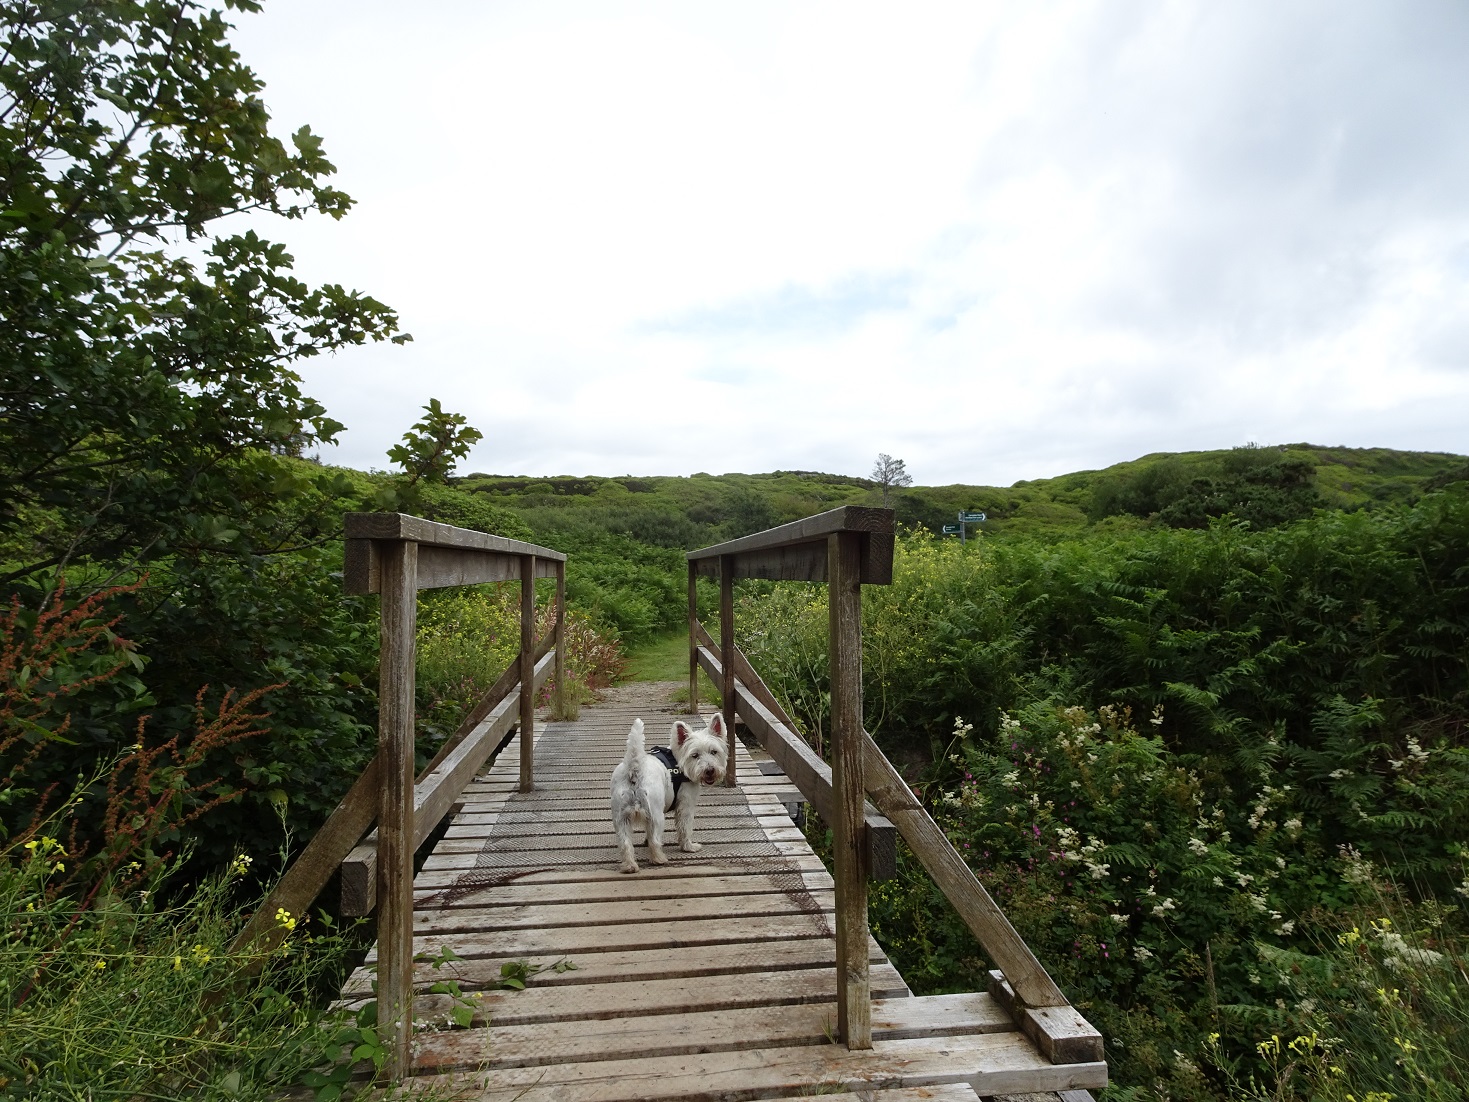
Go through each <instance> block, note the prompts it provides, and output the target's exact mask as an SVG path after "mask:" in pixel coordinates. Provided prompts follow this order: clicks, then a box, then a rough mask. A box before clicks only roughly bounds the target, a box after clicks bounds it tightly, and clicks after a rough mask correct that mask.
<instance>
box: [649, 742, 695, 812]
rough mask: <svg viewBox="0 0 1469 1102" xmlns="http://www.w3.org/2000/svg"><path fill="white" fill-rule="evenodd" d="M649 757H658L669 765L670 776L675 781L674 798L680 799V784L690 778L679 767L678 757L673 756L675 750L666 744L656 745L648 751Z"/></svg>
mask: <svg viewBox="0 0 1469 1102" xmlns="http://www.w3.org/2000/svg"><path fill="white" fill-rule="evenodd" d="M648 756H649V757H654V758H657V759H658V760H659V761H661V762H662V763H663V764H664V765H666V766H667V767H668V776H669V778H670V779H672V781H673V798H674V799H675V800H677V799H678V786H679V785H681V784H683V782H684V781H686V780H688V778H687V777H685V776H684V775H683V773H682V772H681V771H680V770H679V768H678V759H677V758H676V757H674V756H673V751H672V750H670V749H669V748H668V747H666V746H655V747H653V749H651V750H649V751H648Z"/></svg>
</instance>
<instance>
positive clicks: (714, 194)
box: [234, 0, 1469, 485]
mask: <svg viewBox="0 0 1469 1102" xmlns="http://www.w3.org/2000/svg"><path fill="white" fill-rule="evenodd" d="M234 18H235V19H236V22H237V23H238V29H237V31H236V32H235V36H234V37H235V41H236V44H237V46H238V48H239V50H240V52H241V54H242V55H243V56H244V58H245V60H246V61H247V63H249V64H250V65H251V66H253V67H254V68H255V70H256V71H257V72H258V73H259V74H260V75H261V76H262V77H263V78H264V80H265V81H266V92H265V99H266V103H267V105H268V106H269V108H270V110H271V112H272V114H273V116H274V118H275V120H276V125H277V126H278V127H279V128H280V129H281V130H282V131H283V132H284V131H289V130H293V129H295V128H296V127H297V126H299V125H300V124H302V123H310V124H311V126H312V128H313V129H314V130H315V131H316V132H317V133H318V134H321V135H322V136H323V137H324V139H325V145H326V150H327V153H328V156H330V158H331V159H332V160H333V161H334V162H335V163H336V165H337V167H338V169H339V170H340V171H339V174H338V177H337V179H336V183H337V184H338V186H340V187H342V188H344V189H345V190H346V191H347V192H349V193H350V194H351V195H352V196H353V197H354V198H356V199H357V200H358V206H357V207H356V209H355V210H354V211H353V212H352V213H351V214H350V215H349V216H348V217H347V218H346V219H344V220H343V221H341V222H332V221H330V220H329V219H315V220H311V221H308V222H306V223H304V224H303V223H285V222H280V223H277V224H274V225H272V226H270V227H268V230H269V232H270V233H271V234H272V236H274V238H275V239H277V240H282V241H285V242H287V243H288V244H289V245H290V246H291V248H292V250H293V251H294V253H295V255H296V257H297V268H298V270H299V271H300V272H301V273H302V274H303V275H304V276H305V277H307V278H309V279H311V280H313V281H318V282H324V281H332V282H340V283H344V284H346V285H348V286H350V287H356V288H358V289H361V290H364V291H367V292H369V293H370V294H372V295H374V296H375V297H377V298H379V299H381V300H383V301H385V302H387V303H388V304H390V305H392V306H393V307H395V308H396V309H397V310H398V311H399V312H400V314H401V316H402V320H403V325H404V328H405V329H407V330H408V331H409V332H411V333H412V334H413V336H414V338H415V340H414V343H412V344H410V345H407V346H404V347H392V346H374V347H372V348H366V349H354V350H349V351H347V352H343V353H341V354H339V355H338V356H336V357H334V358H332V359H321V360H316V361H310V362H308V364H307V367H306V369H305V374H306V378H307V383H308V387H307V389H308V391H309V392H310V393H312V394H313V395H314V396H315V397H317V398H319V399H321V400H322V401H323V402H324V403H325V404H326V406H327V408H328V410H329V411H330V412H331V414H332V415H333V416H335V417H336V418H337V419H339V420H341V421H344V422H345V423H346V424H347V425H348V429H349V431H348V432H347V433H346V434H345V435H344V437H343V443H342V446H341V447H339V448H337V449H334V450H332V451H329V452H328V453H327V454H326V455H325V456H324V458H326V459H328V461H331V462H339V463H346V464H349V465H352V466H357V467H372V466H376V467H383V466H386V465H387V462H386V458H385V456H384V452H385V451H386V449H387V447H388V446H389V445H390V444H391V443H393V442H394V441H395V440H396V439H397V438H398V437H399V436H400V435H401V434H402V433H403V432H404V431H405V430H406V429H407V428H408V426H409V425H410V424H412V422H413V421H415V420H416V419H417V417H418V416H419V413H420V407H422V405H423V404H424V403H425V402H427V401H428V399H429V398H431V397H433V398H438V399H440V400H441V401H442V402H443V403H444V405H445V407H446V408H448V409H451V410H456V411H459V412H462V413H464V414H466V415H467V416H468V417H469V420H470V423H471V424H472V425H475V426H476V427H478V428H480V429H481V430H483V432H484V433H485V439H484V441H483V442H482V443H481V444H480V445H479V446H478V447H476V448H475V450H474V452H473V454H472V455H471V457H470V459H469V460H468V461H467V462H466V463H464V464H462V465H461V467H460V471H461V473H468V472H470V471H487V472H494V473H500V474H540V475H554V474H601V475H617V474H688V473H692V472H694V471H709V472H711V473H720V472H725V471H747V472H758V471H772V470H789V469H806V470H822V471H830V472H836V473H844V474H857V475H865V474H867V473H868V472H869V471H870V470H871V467H872V462H873V459H874V457H875V456H876V454H877V453H878V452H887V453H889V454H891V455H894V456H898V457H901V458H903V459H904V460H906V462H907V464H908V469H909V471H910V472H911V473H912V474H913V475H914V476H915V478H916V479H917V481H918V483H919V484H925V485H935V484H944V483H951V482H970V483H983V484H992V485H994V484H998V485H1008V484H1009V483H1011V482H1013V481H1015V480H1017V479H1022V478H1040V477H1047V476H1051V475H1056V474H1062V473H1065V472H1067V471H1073V470H1081V469H1089V468H1096V467H1102V466H1106V465H1108V464H1110V463H1114V462H1118V461H1120V460H1124V459H1132V458H1135V457H1137V456H1139V455H1143V454H1145V453H1147V452H1152V451H1180V450H1192V449H1201V448H1221V447H1230V446H1233V445H1238V444H1243V443H1245V442H1247V441H1255V442H1259V443H1262V444H1271V443H1286V442H1294V441H1310V442H1312V443H1318V444H1345V445H1350V446H1357V447H1368V446H1387V447H1396V448H1412V449H1424V450H1435V451H1452V452H1460V453H1469V60H1466V59H1469V3H1465V2H1464V0H1383V2H1365V0H1345V2H1344V0H1322V2H1306V0H1302V2H1290V0H1268V2H1266V0H1261V2H1251V0H1230V2H1229V3H1217V2H1212V0H1211V2H1202V0H1201V2H1199V3H1166V2H1164V3H1131V2H1126V0H1105V2H1095V3H1091V2H1060V3H1040V2H1029V0H1028V2H1026V3H1023V4H1017V3H1003V4H1001V3H981V2H976V0H963V2H960V3H955V4H952V5H941V4H933V5H928V4H917V3H913V2H906V3H903V4H896V3H893V4H888V5H883V6H877V5H862V4H856V3H852V2H849V0H848V2H842V3H839V4H821V3H798V2H794V0H779V2H774V3H762V2H758V0H737V2H736V0H730V2H726V3H713V2H703V0H700V2H691V0H676V2H671V3H613V2H610V0H597V2H592V3H585V4H577V3H555V2H547V0H535V2H514V3H498V2H487V0H474V2H457V0H419V2H418V3H415V4H411V5H409V4H404V3H402V2H401V0H267V4H266V10H265V12H264V13H263V14H260V15H248V14H240V13H235V16H234Z"/></svg>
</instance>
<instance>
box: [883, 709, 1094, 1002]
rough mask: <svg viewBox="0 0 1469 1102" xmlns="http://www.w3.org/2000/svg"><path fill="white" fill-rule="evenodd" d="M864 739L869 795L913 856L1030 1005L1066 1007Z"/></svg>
mask: <svg viewBox="0 0 1469 1102" xmlns="http://www.w3.org/2000/svg"><path fill="white" fill-rule="evenodd" d="M862 741H863V745H864V749H865V753H864V755H863V772H864V775H865V781H866V784H865V787H866V789H867V795H868V798H869V799H871V800H872V802H873V803H874V804H876V805H877V809H878V810H879V811H881V812H882V813H883V814H884V815H886V816H887V817H888V818H889V819H891V820H892V821H893V824H894V825H895V826H896V827H897V828H898V833H899V834H901V835H902V836H903V841H905V842H907V843H908V848H909V849H910V850H912V851H913V856H915V857H917V858H918V860H919V861H920V862H922V864H923V867H924V868H925V869H927V870H928V874H929V875H930V876H931V877H933V881H934V883H935V884H937V885H938V886H939V890H940V891H942V892H943V893H944V895H945V897H947V899H948V900H949V902H950V903H952V904H953V905H954V910H956V911H958V912H959V917H960V918H962V919H963V920H964V924H965V925H966V926H968V927H969V929H970V931H971V932H972V933H973V934H974V936H975V939H976V940H978V942H979V944H980V947H981V948H983V949H984V951H985V952H986V953H987V954H989V957H990V959H991V960H992V961H994V962H995V963H996V964H998V965H999V966H1000V970H1001V971H1002V972H1003V973H1004V974H1005V978H1006V979H1007V980H1009V981H1010V983H1011V985H1012V986H1013V987H1014V989H1015V991H1016V992H1017V993H1018V994H1019V996H1020V998H1021V1000H1022V1001H1023V1002H1024V1004H1025V1005H1026V1006H1028V1007H1042V1006H1066V1005H1067V1002H1066V996H1065V995H1063V994H1062V993H1061V989H1060V988H1059V987H1057V986H1056V983H1055V981H1054V980H1052V979H1051V977H1050V975H1049V974H1048V973H1047V972H1046V970H1045V969H1044V968H1043V967H1041V963H1040V961H1038V960H1037V959H1036V957H1035V954H1034V953H1032V952H1031V951H1030V946H1029V945H1027V944H1025V941H1024V939H1023V938H1021V936H1020V935H1019V934H1017V933H1016V932H1015V927H1013V926H1011V925H1010V920H1009V919H1008V918H1006V917H1005V914H1004V912H1003V911H1001V910H1000V908H999V906H998V905H997V904H996V903H995V901H994V900H993V899H991V898H990V893H989V892H987V891H985V889H984V885H983V884H981V883H980V882H979V880H978V879H977V878H976V877H975V875H974V870H972V869H971V868H970V867H969V866H968V865H967V864H965V863H964V858H963V857H961V856H959V851H958V850H956V849H955V848H954V844H953V843H952V842H950V841H949V839H948V836H947V835H945V834H944V832H943V831H942V830H941V829H939V826H938V824H937V823H935V822H934V821H933V819H931V818H930V817H929V814H928V812H927V811H925V810H924V809H923V805H922V804H920V803H919V802H918V800H917V799H916V798H915V797H914V795H913V790H912V789H910V788H909V787H908V782H907V781H905V780H903V778H902V776H901V775H900V774H899V773H898V771H897V770H896V769H894V768H893V766H892V763H891V762H889V761H888V759H887V757H886V755H884V754H883V752H882V751H881V750H879V749H878V747H877V743H875V742H873V741H872V736H871V735H870V734H867V733H866V732H865V731H864V732H863V740H862Z"/></svg>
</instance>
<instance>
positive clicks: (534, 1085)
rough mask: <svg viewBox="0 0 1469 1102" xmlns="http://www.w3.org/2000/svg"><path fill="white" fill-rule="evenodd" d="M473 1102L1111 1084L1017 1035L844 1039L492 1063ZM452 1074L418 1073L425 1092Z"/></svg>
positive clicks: (1101, 1072)
mask: <svg viewBox="0 0 1469 1102" xmlns="http://www.w3.org/2000/svg"><path fill="white" fill-rule="evenodd" d="M480 1081H481V1083H482V1084H483V1085H482V1086H481V1087H479V1088H478V1089H477V1091H476V1094H475V1095H474V1097H475V1099H476V1100H477V1102H511V1100H512V1099H520V1100H521V1102H639V1100H649V1102H651V1100H663V1099H684V1100H687V1102H730V1100H745V1099H757V1098H764V1097H769V1096H770V1094H771V1093H772V1092H775V1091H783V1092H785V1093H786V1094H787V1095H790V1094H795V1093H798V1092H800V1091H802V1090H812V1091H819V1090H824V1089H829V1088H844V1089H846V1090H849V1091H860V1090H872V1089H878V1090H880V1089H885V1088H892V1087H904V1086H906V1087H916V1086H928V1085H936V1084H946V1083H968V1084H969V1085H970V1086H971V1087H973V1088H974V1090H975V1092H976V1093H977V1094H979V1095H992V1094H1004V1093H1028V1092H1039V1091H1052V1090H1071V1089H1075V1088H1078V1087H1080V1088H1097V1087H1102V1086H1105V1085H1106V1081H1107V1069H1106V1066H1105V1065H1103V1064H1048V1063H1046V1062H1045V1060H1044V1059H1043V1058H1042V1057H1041V1055H1040V1054H1039V1053H1038V1052H1036V1051H1035V1048H1034V1046H1033V1045H1031V1043H1030V1041H1029V1040H1028V1039H1027V1038H1026V1037H1025V1036H1024V1035H1023V1034H1021V1033H1019V1032H1013V1033H989V1034H975V1035H972V1036H968V1037H938V1038H918V1039H909V1040H895V1041H879V1042H876V1043H875V1044H874V1045H873V1047H872V1048H871V1049H868V1050H865V1051H858V1052H849V1051H847V1050H846V1049H844V1048H842V1047H841V1046H838V1045H799V1046H793V1047H789V1048H764V1049H754V1050H749V1051H737V1052H727V1053H709V1054H707V1055H703V1056H700V1057H699V1059H698V1060H690V1059H688V1058H687V1057H685V1056H655V1057H650V1058H647V1059H644V1058H641V1057H632V1058H629V1059H625V1060H599V1061H588V1062H578V1063H564V1064H558V1065H553V1066H550V1067H531V1068H505V1069H491V1070H488V1071H486V1072H484V1073H483V1074H482V1077H481V1080H480ZM453 1083H454V1080H453V1079H452V1077H441V1076H437V1075H429V1076H422V1077H420V1078H419V1079H418V1080H417V1082H416V1085H417V1086H420V1087H422V1088H426V1089H434V1088H437V1087H444V1088H449V1087H451V1086H452V1085H453Z"/></svg>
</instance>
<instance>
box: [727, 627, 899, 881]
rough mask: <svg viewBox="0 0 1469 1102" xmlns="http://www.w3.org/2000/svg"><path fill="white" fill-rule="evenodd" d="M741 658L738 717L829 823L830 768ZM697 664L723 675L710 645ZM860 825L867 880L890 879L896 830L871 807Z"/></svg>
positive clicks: (895, 853) (738, 657)
mask: <svg viewBox="0 0 1469 1102" xmlns="http://www.w3.org/2000/svg"><path fill="white" fill-rule="evenodd" d="M700 626H701V627H702V625H700ZM743 657H744V656H743V655H741V654H740V652H739V650H738V649H736V650H735V678H736V681H735V697H736V711H737V712H738V713H739V717H740V718H741V719H742V720H744V721H745V726H746V727H748V728H750V730H752V731H754V732H755V737H756V738H758V739H759V740H760V745H761V746H763V747H764V748H765V750H766V752H767V753H769V754H770V756H771V757H772V758H774V759H775V762H776V764H777V765H779V766H780V767H781V769H782V771H784V773H785V775H786V776H787V777H789V778H790V779H791V782H792V783H793V784H795V786H796V787H797V788H799V789H800V790H801V795H803V796H805V797H806V799H807V800H808V801H809V802H810V804H811V806H812V807H814V808H815V809H816V813H817V814H818V815H820V816H821V818H822V819H823V820H824V821H825V822H827V823H830V822H831V821H832V819H833V818H834V817H835V816H836V797H835V796H834V795H833V794H832V788H831V766H829V765H827V764H826V762H824V761H822V760H821V758H820V757H819V756H818V755H817V753H816V751H814V750H812V749H811V747H809V746H807V745H806V742H805V740H804V739H802V738H801V736H800V735H798V734H796V730H795V724H793V723H791V722H790V719H789V717H787V716H786V715H785V713H784V712H783V711H781V712H780V713H779V714H777V709H779V708H780V705H779V704H778V703H776V702H775V697H774V696H772V695H771V693H770V690H769V689H768V688H766V687H765V683H764V682H763V681H760V680H759V679H758V678H756V679H755V680H754V681H751V680H750V679H749V678H748V677H747V676H746V674H744V673H742V672H741V671H740V662H741V660H742V659H743ZM699 664H700V665H701V666H703V667H704V669H705V671H706V672H707V673H708V674H709V676H710V677H711V678H714V679H716V680H718V679H720V678H721V677H722V676H723V672H724V669H723V664H722V663H721V662H720V658H719V653H718V651H717V650H716V649H715V648H714V647H713V646H712V645H708V646H702V647H700V648H699ZM753 672H754V671H751V673H753ZM757 686H758V687H757ZM771 704H775V707H774V708H772V707H771V706H770V705H771ZM862 821H863V828H864V831H865V837H864V839H863V845H864V846H865V847H866V850H867V857H866V861H865V862H864V864H865V866H866V868H867V873H868V878H869V879H872V880H891V879H892V878H893V877H894V875H896V873H897V861H898V851H897V828H896V827H894V826H893V824H892V823H891V822H889V821H888V819H887V818H886V817H885V816H883V815H882V814H881V813H880V812H879V811H877V810H875V809H873V808H870V807H868V808H864V809H863V815H862Z"/></svg>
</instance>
